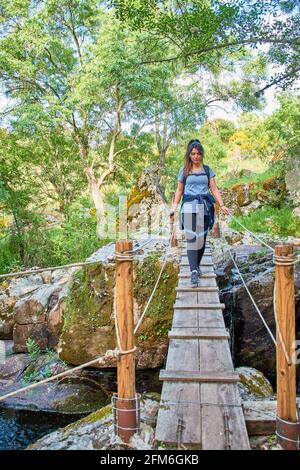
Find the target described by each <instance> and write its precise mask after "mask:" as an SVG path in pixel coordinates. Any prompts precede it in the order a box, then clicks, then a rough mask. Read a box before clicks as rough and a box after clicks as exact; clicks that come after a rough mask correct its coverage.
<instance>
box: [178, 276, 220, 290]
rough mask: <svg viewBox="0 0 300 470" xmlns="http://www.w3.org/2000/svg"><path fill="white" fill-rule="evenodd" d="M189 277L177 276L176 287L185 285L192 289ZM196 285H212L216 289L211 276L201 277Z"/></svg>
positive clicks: (215, 283)
mask: <svg viewBox="0 0 300 470" xmlns="http://www.w3.org/2000/svg"><path fill="white" fill-rule="evenodd" d="M190 277H191V276H189V277H187V276H186V277H179V278H178V284H177V285H178V288H180V287H187V288H189V289H193V288H192V287H190ZM198 287H214V288H217V289H218V286H217V282H216V279H215V278H213V277H203V276H202V277H201V278H200V279H199V281H198Z"/></svg>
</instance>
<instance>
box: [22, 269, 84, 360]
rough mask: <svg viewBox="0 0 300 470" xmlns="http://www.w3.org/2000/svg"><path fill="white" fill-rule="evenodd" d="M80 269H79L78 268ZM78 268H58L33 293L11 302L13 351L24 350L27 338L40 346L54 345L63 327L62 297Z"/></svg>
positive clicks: (25, 349)
mask: <svg viewBox="0 0 300 470" xmlns="http://www.w3.org/2000/svg"><path fill="white" fill-rule="evenodd" d="M79 269H80V268H79ZM77 271H78V268H71V269H58V270H55V271H53V273H52V275H51V276H50V275H49V273H45V276H46V277H41V279H45V280H47V281H49V282H48V283H45V284H41V285H39V287H38V288H35V289H34V290H33V292H30V293H29V294H28V295H25V296H22V297H21V298H20V299H19V300H17V302H16V303H15V305H14V322H15V323H14V327H13V340H14V350H15V352H27V345H26V343H27V340H28V339H29V338H31V339H32V340H34V341H35V342H36V344H37V346H38V347H39V348H40V349H42V350H43V349H46V348H47V347H50V348H54V347H55V346H56V345H57V344H58V341H59V336H60V333H61V330H62V326H63V311H64V299H65V298H66V297H67V295H68V289H69V285H70V283H71V282H72V278H73V275H74V273H75V272H77Z"/></svg>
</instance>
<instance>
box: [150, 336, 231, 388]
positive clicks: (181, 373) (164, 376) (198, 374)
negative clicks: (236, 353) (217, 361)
mask: <svg viewBox="0 0 300 470" xmlns="http://www.w3.org/2000/svg"><path fill="white" fill-rule="evenodd" d="M189 341H190V340H189ZM159 380H163V381H168V382H201V383H202V382H204V383H211V382H212V383H218V382H219V383H237V382H238V381H239V374H237V373H235V372H229V371H228V372H211V371H198V370H170V369H161V371H160V374H159Z"/></svg>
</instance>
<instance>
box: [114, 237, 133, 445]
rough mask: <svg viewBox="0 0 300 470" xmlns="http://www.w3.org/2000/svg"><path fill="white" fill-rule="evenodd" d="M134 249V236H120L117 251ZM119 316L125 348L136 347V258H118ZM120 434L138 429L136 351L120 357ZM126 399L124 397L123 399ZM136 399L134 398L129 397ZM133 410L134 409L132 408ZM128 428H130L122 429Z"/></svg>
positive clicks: (126, 437)
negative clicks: (121, 238)
mask: <svg viewBox="0 0 300 470" xmlns="http://www.w3.org/2000/svg"><path fill="white" fill-rule="evenodd" d="M127 250H132V241H131V240H118V241H117V242H116V252H117V253H118V252H119V253H122V252H123V251H127ZM116 319H117V327H118V332H119V338H120V346H121V348H122V350H123V351H126V350H130V349H133V348H134V321H133V268H132V260H118V259H117V265H116ZM117 366H118V400H117V409H118V410H117V411H118V412H117V424H118V427H117V429H118V435H119V436H120V437H121V439H122V440H123V441H124V442H128V441H129V439H130V437H131V436H132V435H133V434H134V433H135V432H136V428H137V425H136V411H135V408H136V402H135V398H136V393H135V358H134V353H130V354H126V355H121V356H120V357H119V359H118V364H117ZM122 399H123V400H122ZM129 399H132V400H129ZM128 410H132V411H128ZM122 428H126V429H122Z"/></svg>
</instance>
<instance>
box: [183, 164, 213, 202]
mask: <svg viewBox="0 0 300 470" xmlns="http://www.w3.org/2000/svg"><path fill="white" fill-rule="evenodd" d="M183 169H184V167H181V168H180V170H179V173H178V181H183V176H184V173H183ZM208 169H209V177H210V178H212V177H213V176H216V174H215V173H214V171H213V170H212V169H211V168H210V167H208ZM195 173H196V174H197V176H194V174H195ZM198 175H200V176H198ZM207 193H208V181H207V176H206V173H205V171H204V170H203V171H192V172H191V173H190V174H189V175H188V177H187V178H186V182H185V187H184V194H189V195H192V196H195V195H197V194H207Z"/></svg>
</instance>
